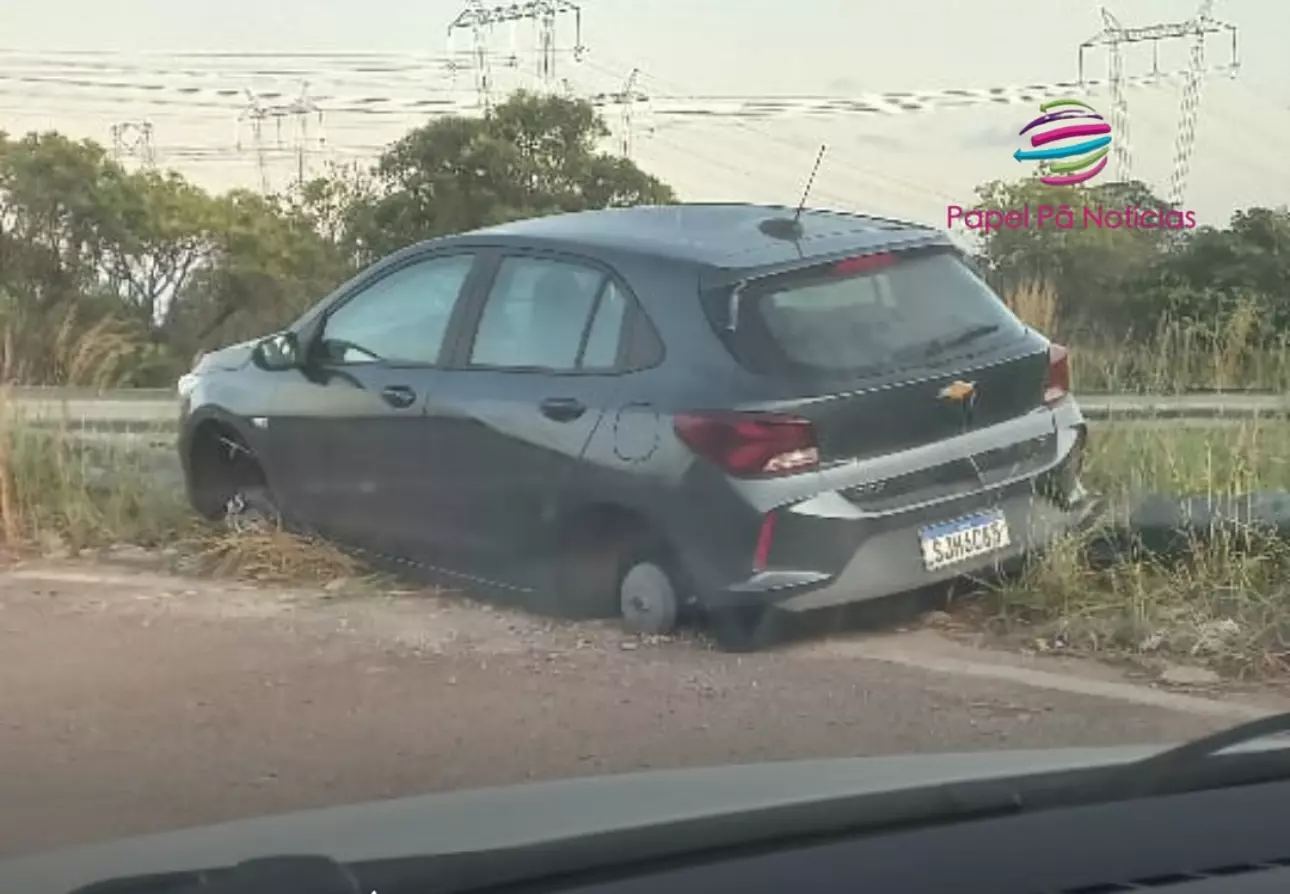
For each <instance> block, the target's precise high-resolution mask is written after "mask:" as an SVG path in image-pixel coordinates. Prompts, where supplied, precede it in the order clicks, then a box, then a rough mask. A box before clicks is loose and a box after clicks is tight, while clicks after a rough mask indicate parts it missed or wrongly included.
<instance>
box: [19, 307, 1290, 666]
mask: <svg viewBox="0 0 1290 894" xmlns="http://www.w3.org/2000/svg"><path fill="white" fill-rule="evenodd" d="M1008 300H1009V303H1010V304H1011V305H1012V306H1013V307H1014V309H1015V310H1016V311H1017V313H1018V314H1019V315H1020V316H1022V318H1023V319H1025V320H1027V322H1029V323H1030V324H1031V325H1033V326H1035V327H1036V328H1038V329H1040V330H1041V331H1045V332H1050V333H1051V332H1055V331H1059V330H1060V325H1061V321H1060V320H1059V319H1058V318H1057V315H1056V302H1055V300H1054V296H1053V294H1052V291H1051V289H1048V288H1046V287H1045V286H1044V285H1043V284H1032V285H1030V286H1028V287H1026V288H1024V289H1019V290H1018V291H1017V292H1016V293H1014V294H1013V295H1011V296H1009V299H1008ZM1253 325H1254V321H1253V320H1251V319H1249V318H1244V317H1240V316H1239V315H1236V316H1234V317H1233V318H1232V319H1231V320H1229V321H1228V322H1227V323H1225V324H1224V326H1222V327H1215V328H1214V329H1213V330H1212V331H1209V332H1203V331H1202V330H1200V329H1198V328H1196V327H1184V326H1179V325H1173V324H1162V326H1161V329H1160V332H1159V333H1158V338H1157V343H1156V344H1155V345H1154V346H1153V347H1152V348H1150V349H1147V350H1142V351H1139V352H1137V353H1131V354H1129V355H1128V356H1127V357H1126V356H1125V355H1124V354H1123V353H1121V354H1119V355H1115V356H1113V357H1112V355H1110V354H1107V355H1105V356H1106V357H1108V358H1110V360H1108V361H1106V363H1109V364H1110V365H1102V366H1097V365H1096V364H1097V363H1098V362H1100V361H1099V360H1098V358H1099V357H1101V356H1103V355H1099V354H1098V353H1097V352H1096V351H1089V350H1086V349H1079V348H1077V349H1076V350H1075V351H1074V353H1073V356H1074V358H1075V359H1076V362H1077V363H1080V362H1081V358H1083V359H1082V364H1083V365H1082V366H1080V367H1079V369H1080V370H1082V372H1081V373H1080V375H1081V376H1082V380H1081V381H1080V382H1079V385H1080V386H1081V390H1083V389H1087V388H1089V387H1090V385H1091V384H1093V383H1115V384H1121V385H1122V384H1123V383H1124V382H1125V381H1134V382H1139V383H1145V384H1146V385H1149V386H1150V387H1152V388H1153V389H1154V390H1156V391H1164V392H1167V391H1176V390H1178V389H1179V388H1180V387H1181V385H1183V384H1187V383H1194V382H1195V381H1197V380H1204V381H1208V382H1211V383H1215V384H1217V385H1219V386H1223V387H1230V385H1231V383H1234V382H1242V381H1246V380H1249V378H1250V376H1252V375H1253V376H1254V377H1255V379H1257V380H1258V381H1260V382H1276V383H1281V382H1283V381H1284V382H1286V383H1290V378H1286V377H1285V371H1286V370H1287V369H1290V365H1287V364H1286V363H1285V357H1283V355H1282V354H1279V353H1277V352H1268V351H1263V352H1254V351H1251V350H1250V349H1248V348H1247V347H1246V345H1247V344H1248V342H1249V337H1248V335H1249V332H1250V330H1251V328H1252V327H1253ZM72 331H73V329H72V328H68V330H67V332H68V333H69V334H67V335H65V336H60V337H59V338H58V339H55V340H54V341H53V342H52V343H51V344H52V345H54V347H53V348H51V351H54V350H56V351H57V354H56V356H51V357H50V358H47V360H46V362H47V363H48V364H49V365H51V366H52V368H56V369H58V370H60V373H59V374H60V375H61V376H64V377H65V380H66V381H68V382H69V383H76V384H93V385H99V386H100V387H103V386H112V385H117V384H120V382H121V379H122V375H123V373H122V372H121V364H122V363H124V362H125V361H124V360H123V359H122V358H125V357H127V356H129V351H128V350H127V349H126V348H124V347H122V345H123V344H124V343H123V342H122V341H120V339H119V338H118V336H121V335H122V333H121V332H120V331H118V330H115V329H113V328H112V325H110V324H104V326H103V327H102V328H96V327H94V326H91V327H87V328H85V329H84V330H80V333H81V334H80V335H78V336H75V337H73V336H72V335H71V334H70V333H71V332H72ZM8 356H12V355H11V354H6V357H8ZM1285 356H1290V352H1285ZM1259 377H1261V378H1259ZM1090 380H1091V382H1090ZM1091 451H1092V454H1091V457H1090V463H1089V482H1090V484H1091V485H1093V487H1094V488H1095V489H1096V490H1098V491H1099V492H1101V493H1102V494H1104V495H1105V496H1106V498H1107V499H1108V500H1109V501H1110V503H1111V504H1112V505H1113V506H1115V507H1120V508H1124V507H1127V506H1128V505H1130V503H1131V502H1132V501H1133V500H1134V498H1135V495H1138V494H1141V493H1143V492H1158V493H1178V494H1195V495H1202V496H1210V497H1214V498H1221V497H1224V496H1230V495H1239V494H1248V493H1250V492H1253V491H1259V490H1266V489H1277V490H1280V489H1285V490H1290V424H1287V423H1282V422H1250V423H1248V424H1245V425H1240V426H1227V427H1211V428H1188V427H1184V426H1179V425H1177V424H1168V423H1166V424H1158V425H1155V426H1150V425H1148V426H1143V425H1141V424H1116V425H1114V426H1097V425H1095V426H1094V437H1093V439H1092V442H1091ZM1212 533H1213V536H1211V537H1207V538H1205V540H1204V541H1203V542H1197V543H1195V544H1194V548H1193V549H1192V550H1191V552H1190V555H1188V556H1186V557H1185V559H1184V560H1183V561H1179V562H1170V563H1166V562H1164V561H1153V560H1145V559H1143V560H1134V561H1120V562H1118V563H1117V564H1115V565H1113V566H1112V567H1109V568H1094V567H1091V566H1090V564H1089V563H1088V562H1087V561H1085V556H1084V553H1083V550H1082V546H1083V544H1079V543H1069V544H1065V545H1063V547H1062V548H1060V549H1058V550H1056V551H1054V552H1053V553H1052V554H1050V555H1049V556H1047V557H1045V558H1044V559H1043V560H1042V561H1041V562H1039V563H1037V564H1036V565H1035V566H1034V567H1032V568H1031V569H1029V571H1028V572H1027V573H1026V574H1025V575H1024V576H1023V577H1022V578H1021V579H1020V580H1018V581H1015V582H1012V583H1011V584H1009V585H1007V586H1005V587H1003V588H1001V589H1000V590H999V591H998V592H997V600H996V601H995V602H994V603H993V604H994V605H995V606H996V607H997V609H998V611H997V614H996V616H995V617H994V618H993V623H994V625H995V626H996V627H997V628H998V629H1000V630H1002V631H1005V632H1007V633H1009V634H1017V633H1018V632H1021V633H1024V635H1025V636H1026V637H1027V638H1029V639H1031V640H1035V641H1041V642H1044V643H1048V644H1050V645H1051V644H1061V646H1062V647H1064V648H1074V649H1080V650H1085V651H1089V652H1094V653H1100V654H1111V655H1117V656H1124V655H1132V656H1135V657H1136V658H1137V659H1139V660H1149V659H1155V658H1170V659H1173V660H1176V659H1178V658H1180V657H1182V658H1187V659H1191V660H1198V661H1203V662H1208V663H1211V664H1213V665H1215V666H1216V667H1219V668H1221V669H1223V670H1225V671H1228V672H1231V673H1236V674H1245V675H1257V674H1263V673H1277V672H1284V671H1285V670H1287V669H1288V668H1287V665H1290V546H1287V545H1286V544H1285V543H1283V542H1280V541H1277V540H1276V539H1275V538H1269V537H1266V536H1263V534H1262V533H1261V532H1257V531H1247V530H1233V529H1230V528H1229V529H1225V530H1220V531H1214V532H1212ZM0 534H2V535H3V538H4V544H6V545H9V546H22V547H29V548H30V547H41V546H48V545H50V544H52V543H57V544H58V545H59V547H60V548H64V549H70V550H72V551H76V550H79V549H84V548H89V547H94V546H99V545H112V544H120V543H134V544H140V545H145V546H150V545H161V544H167V545H171V546H176V545H177V546H178V547H179V548H180V551H181V553H183V554H184V555H185V556H187V557H188V558H190V559H191V560H192V563H191V565H190V567H192V568H194V569H195V570H197V571H199V572H200V573H203V574H208V575H218V576H236V577H239V578H244V579H253V580H262V581H275V582H310V583H317V582H330V581H334V580H341V579H345V580H356V579H361V578H363V577H364V570H363V568H362V567H361V566H360V564H359V563H358V562H357V561H356V560H355V559H353V558H352V557H351V556H349V555H347V554H346V553H344V552H342V551H340V550H338V549H336V548H335V547H333V546H332V545H330V544H327V543H324V542H321V541H317V540H313V539H310V538H305V537H299V536H296V535H293V534H289V533H286V532H283V531H279V530H269V529H264V528H258V529H252V530H247V531H238V532H234V531H229V530H227V529H224V528H219V529H213V528H212V527H211V526H207V525H201V524H198V523H197V522H196V520H195V519H194V518H193V517H192V516H191V514H190V512H189V510H188V507H187V506H186V504H185V501H184V499H183V497H182V493H181V486H180V481H179V477H178V473H177V469H176V468H175V461H174V457H173V454H170V453H169V451H165V452H158V451H155V450H154V451H151V452H149V451H146V450H145V451H141V450H139V449H137V447H134V446H130V445H128V444H124V443H122V442H121V441H119V440H117V441H115V442H113V441H111V440H106V439H100V440H97V441H87V440H86V438H85V437H84V433H83V432H78V431H76V430H74V428H73V426H72V425H71V424H70V422H68V421H67V420H62V421H61V422H57V421H56V424H52V425H50V424H43V425H36V424H33V422H32V421H31V420H28V419H23V418H21V417H20V416H19V415H18V414H17V413H16V412H15V408H14V404H13V403H12V401H9V400H6V399H5V396H4V393H3V391H0Z"/></svg>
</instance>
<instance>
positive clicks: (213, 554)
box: [185, 527, 371, 584]
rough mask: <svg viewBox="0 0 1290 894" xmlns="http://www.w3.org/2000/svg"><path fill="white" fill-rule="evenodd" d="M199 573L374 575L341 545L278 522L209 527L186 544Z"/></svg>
mask: <svg viewBox="0 0 1290 894" xmlns="http://www.w3.org/2000/svg"><path fill="white" fill-rule="evenodd" d="M185 545H186V546H187V547H188V549H187V550H186V551H187V552H189V553H190V555H191V557H192V558H193V559H194V561H195V562H196V568H197V570H198V571H199V572H200V573H203V574H206V575H209V576H211V577H235V578H238V579H241V580H253V581H259V582H262V583H313V584H329V583H332V582H333V581H352V580H360V579H364V578H368V577H370V576H371V575H370V573H369V572H368V571H367V570H366V569H365V567H364V566H363V565H362V564H361V563H360V562H359V561H358V560H357V559H355V558H354V557H353V556H350V555H349V554H347V553H345V552H344V551H343V550H341V549H339V548H337V547H336V546H334V545H332V544H330V543H328V542H326V541H324V540H318V539H315V538H311V537H304V536H301V535H298V534H293V533H290V532H288V531H284V530H281V529H278V528H268V527H260V528H252V529H244V530H239V531H227V530H226V531H210V530H208V531H204V532H203V534H202V536H199V537H196V538H194V539H192V540H190V541H188V542H187V543H186V544H185Z"/></svg>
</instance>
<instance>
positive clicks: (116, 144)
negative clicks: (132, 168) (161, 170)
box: [111, 119, 157, 169]
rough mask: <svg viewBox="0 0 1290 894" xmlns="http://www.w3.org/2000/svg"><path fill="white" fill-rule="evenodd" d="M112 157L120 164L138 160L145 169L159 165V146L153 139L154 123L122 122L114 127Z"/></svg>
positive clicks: (112, 131)
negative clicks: (127, 160)
mask: <svg viewBox="0 0 1290 894" xmlns="http://www.w3.org/2000/svg"><path fill="white" fill-rule="evenodd" d="M111 133H112V157H113V158H114V159H116V160H117V161H118V162H121V161H124V160H125V159H126V158H137V159H138V160H139V164H140V165H141V166H142V167H144V168H148V169H151V168H154V167H156V165H157V145H156V142H155V141H154V139H153V127H152V122H151V121H148V120H146V119H145V120H142V121H121V122H119V123H117V124H113V125H112V130H111Z"/></svg>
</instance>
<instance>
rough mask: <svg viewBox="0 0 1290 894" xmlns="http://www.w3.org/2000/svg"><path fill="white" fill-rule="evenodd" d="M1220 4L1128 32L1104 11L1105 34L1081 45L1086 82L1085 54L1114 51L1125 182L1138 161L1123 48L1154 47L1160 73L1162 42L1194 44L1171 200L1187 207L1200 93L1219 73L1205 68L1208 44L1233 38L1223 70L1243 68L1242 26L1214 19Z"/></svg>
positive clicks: (1206, 1)
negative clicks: (1213, 38)
mask: <svg viewBox="0 0 1290 894" xmlns="http://www.w3.org/2000/svg"><path fill="white" fill-rule="evenodd" d="M1213 8H1214V0H1201V3H1200V7H1199V8H1198V9H1197V12H1196V15H1195V16H1193V17H1192V18H1190V19H1188V20H1187V21H1185V22H1170V23H1166V24H1159V25H1147V26H1145V27H1141V28H1125V27H1124V26H1122V25H1121V24H1120V23H1119V21H1118V20H1117V19H1116V18H1115V16H1114V15H1112V14H1111V12H1110V11H1109V10H1107V9H1106V8H1105V7H1103V8H1102V9H1101V10H1100V11H1101V14H1102V21H1103V23H1104V24H1105V26H1106V27H1105V28H1104V30H1103V31H1102V32H1101V33H1100V34H1097V35H1095V36H1094V37H1091V38H1089V39H1088V40H1086V41H1084V42H1083V43H1082V44H1080V47H1079V79H1080V82H1081V83H1083V82H1084V51H1085V50H1088V49H1091V48H1092V47H1095V46H1105V47H1107V50H1108V61H1109V66H1110V74H1109V78H1108V80H1109V81H1110V84H1111V95H1112V111H1111V114H1112V121H1111V126H1112V128H1113V129H1114V130H1115V131H1116V145H1115V158H1116V169H1117V170H1116V176H1117V177H1118V179H1120V180H1121V181H1126V180H1129V179H1130V177H1131V161H1132V156H1131V154H1130V149H1129V121H1128V105H1127V103H1126V101H1125V100H1124V88H1123V85H1124V80H1125V76H1124V70H1123V64H1124V63H1123V55H1122V52H1121V50H1122V47H1123V46H1124V45H1126V44H1132V43H1143V42H1147V41H1150V42H1151V44H1152V49H1153V53H1152V59H1153V68H1154V70H1155V71H1157V72H1158V71H1159V55H1158V51H1159V45H1160V43H1161V42H1162V41H1169V40H1184V39H1185V40H1189V41H1190V43H1191V47H1190V54H1189V60H1188V66H1187V70H1186V74H1185V78H1184V86H1183V94H1182V101H1181V111H1180V116H1179V121H1178V135H1177V138H1176V139H1175V141H1174V159H1173V168H1172V172H1171V174H1170V179H1169V200H1170V201H1171V202H1173V203H1175V204H1177V203H1181V202H1182V200H1183V197H1184V195H1185V191H1186V186H1187V176H1188V174H1189V173H1190V171H1191V159H1192V155H1193V153H1194V152H1195V147H1196V122H1197V120H1198V116H1199V113H1200V89H1201V86H1202V83H1203V81H1204V76H1205V74H1206V72H1207V71H1208V72H1213V71H1215V69H1212V68H1210V69H1207V68H1206V67H1205V39H1206V37H1208V36H1209V35H1210V34H1217V33H1221V32H1226V33H1229V34H1230V35H1231V38H1232V55H1231V61H1230V62H1229V63H1228V64H1227V65H1226V66H1223V67H1221V68H1219V69H1217V70H1218V71H1220V72H1225V73H1227V74H1229V75H1231V76H1235V74H1236V72H1237V71H1238V70H1239V68H1240V61H1239V59H1238V58H1237V43H1236V26H1235V25H1231V24H1228V23H1226V22H1220V21H1217V20H1216V19H1214V18H1213V16H1212V15H1211V13H1212V11H1213Z"/></svg>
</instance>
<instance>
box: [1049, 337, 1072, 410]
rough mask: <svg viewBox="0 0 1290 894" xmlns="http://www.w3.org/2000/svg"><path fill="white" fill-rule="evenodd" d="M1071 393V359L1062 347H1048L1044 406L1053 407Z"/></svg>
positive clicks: (1068, 352)
mask: <svg viewBox="0 0 1290 894" xmlns="http://www.w3.org/2000/svg"><path fill="white" fill-rule="evenodd" d="M1070 393H1071V357H1070V351H1067V350H1066V349H1065V348H1064V347H1062V346H1061V345H1049V346H1048V372H1047V374H1046V375H1045V376H1044V404H1045V405H1046V406H1050V407H1051V406H1052V405H1053V404H1055V403H1057V402H1058V401H1060V400H1061V399H1062V398H1064V397H1065V396H1066V395H1068V394H1070Z"/></svg>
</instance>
